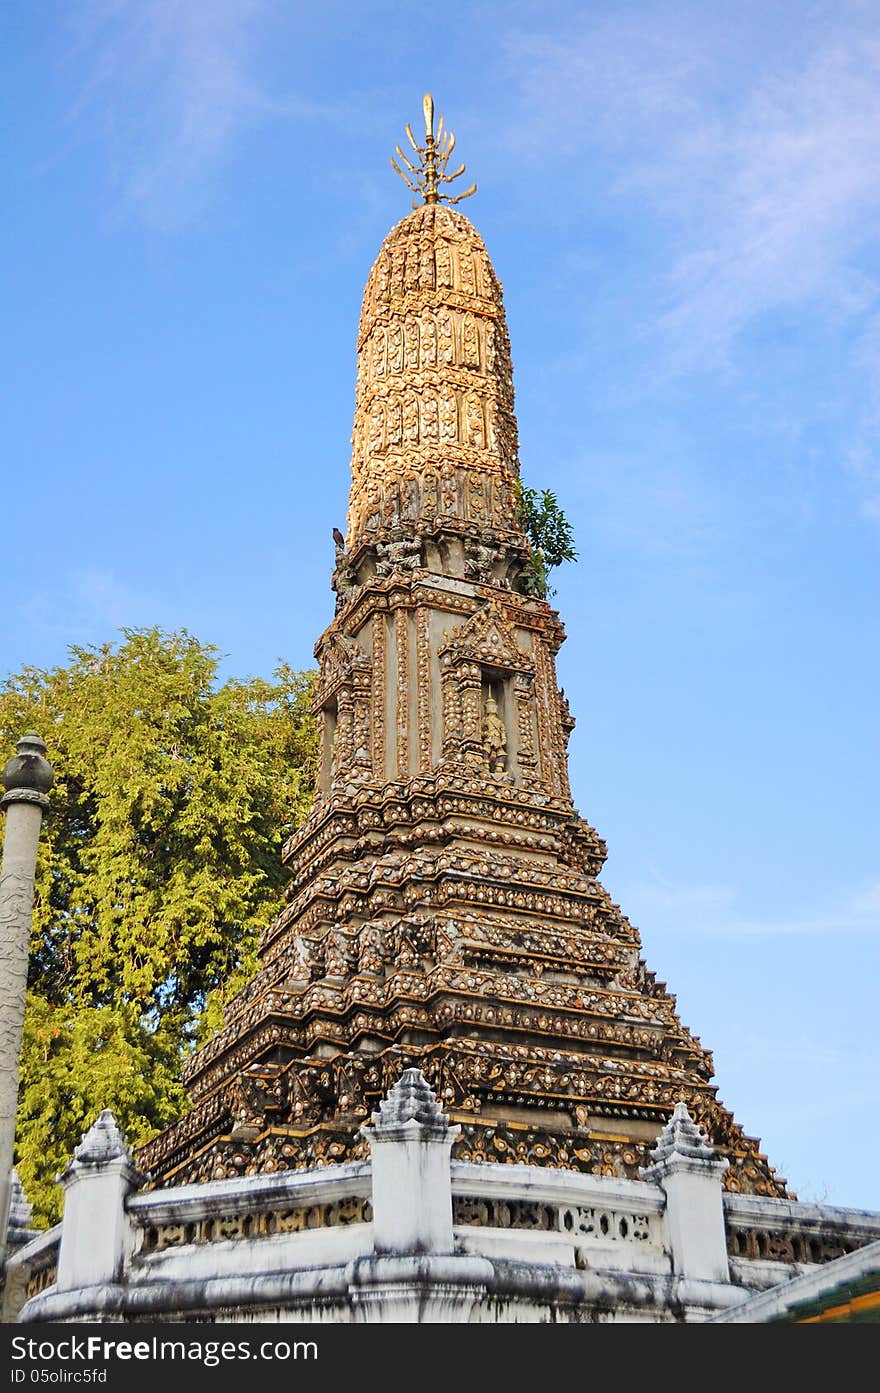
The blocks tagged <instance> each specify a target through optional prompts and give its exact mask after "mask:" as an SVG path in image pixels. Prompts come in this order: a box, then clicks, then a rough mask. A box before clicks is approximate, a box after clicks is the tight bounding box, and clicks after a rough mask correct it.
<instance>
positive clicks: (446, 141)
mask: <svg viewBox="0 0 880 1393" xmlns="http://www.w3.org/2000/svg"><path fill="white" fill-rule="evenodd" d="M422 109H423V110H424V113H425V143H424V145H419V144H418V142H417V141H416V138H415V136H414V135H413V133H412V131H411V129H410V126H409V123H408V122H407V124H406V126H405V127H404V130H405V131H406V134H407V139H408V140H409V143H410V145H411V146H412V148H413V150H414V151H415V153H416V155H417V157H418V164H413V163H412V161H411V160H410V159H408V158H407V156H406V155H405V154H404V153H403V151H402V150H401V148H400V146H399V145H398V146H396V147H395V149H396V152H397V154H398V156H399V157H400V159H401V160H402V161H403V163H404V165H405V166H406V169H407V170H409V173H408V174H407V173H405V171H404V170H403V169H401V167H400V165H399V164H398V163H397V160H396V159H395V158H394V156H393V155H392V156H391V163H392V165H393V166H394V168H395V169H396V170H397V173H398V174H399V175H400V177H401V179H402V180H403V182H404V183H405V184H406V186H407V188H409V189H412V191H413V193H416V194H421V196H422V201H423V202H424V203H440V202H443V203H461V200H462V199H463V198H470V196H471V194H472V193H476V192H477V186H476V184H471V186H470V188H469V189H465V191H464V193H460V194H455V195H452V194H448V193H443V192H441V190H442V187H443V185H444V184H451V183H452V181H453V180H454V179H458V178H459V177H460V176H461V175H462V174H464V171H465V165H463V164H461V165H459V167H458V169H456V170H455V171H454V172H453V173H452V174H447V173H446V166H447V164H448V162H449V156H450V155H451V154H452V152H453V150H454V149H455V136H454V135H453V134H452V131H449V130H444V127H443V117H442V116H441V117H440V120H439V122H438V124H437V134H436V136H435V135H434V98H433V97H432V96H431V93H430V92H426V93H425V97H424V101H423V102H422ZM418 206H419V205H418V203H417V202H416V201H415V200H413V207H414V208H418Z"/></svg>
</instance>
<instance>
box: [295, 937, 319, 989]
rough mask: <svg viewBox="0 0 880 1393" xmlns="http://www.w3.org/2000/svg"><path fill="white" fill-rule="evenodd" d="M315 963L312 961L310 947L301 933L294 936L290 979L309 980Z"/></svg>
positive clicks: (296, 980) (297, 980)
mask: <svg viewBox="0 0 880 1393" xmlns="http://www.w3.org/2000/svg"><path fill="white" fill-rule="evenodd" d="M313 970H315V964H313V961H312V953H311V949H309V944H308V942H306V940H305V939H304V937H302V935H301V933H297V936H295V937H294V968H292V979H294V982H311V981H312V975H313Z"/></svg>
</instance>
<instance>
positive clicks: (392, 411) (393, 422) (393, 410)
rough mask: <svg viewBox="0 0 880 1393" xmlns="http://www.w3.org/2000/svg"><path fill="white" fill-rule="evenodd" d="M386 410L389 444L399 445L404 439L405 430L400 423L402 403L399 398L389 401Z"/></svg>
mask: <svg viewBox="0 0 880 1393" xmlns="http://www.w3.org/2000/svg"><path fill="white" fill-rule="evenodd" d="M385 410H386V419H387V422H388V444H389V445H399V444H400V442H401V440H402V439H403V429H402V426H401V422H400V402H399V400H398V399H397V397H395V398H394V399H393V400H392V401H389V403H388V405H387V407H386V408H385Z"/></svg>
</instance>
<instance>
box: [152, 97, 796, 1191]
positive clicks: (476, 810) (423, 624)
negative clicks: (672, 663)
mask: <svg viewBox="0 0 880 1393" xmlns="http://www.w3.org/2000/svg"><path fill="white" fill-rule="evenodd" d="M425 129H426V134H425V144H424V145H418V144H417V142H416V141H415V139H414V138H413V137H412V134H411V132H410V131H409V128H407V134H408V135H409V138H410V142H411V145H412V147H413V151H414V153H415V156H416V162H415V163H413V162H411V161H410V160H409V158H407V157H406V156H404V154H403V152H402V151H401V150H400V149H398V154H399V156H400V158H401V160H402V161H403V162H405V165H406V168H407V170H408V171H409V174H408V175H406V174H405V175H404V177H406V178H407V182H409V183H410V185H411V187H413V188H414V189H415V190H417V191H418V192H419V193H420V194H421V195H422V196H423V198H424V202H423V203H422V204H421V205H419V206H418V207H416V208H415V209H414V211H413V212H412V213H411V214H410V215H409V216H408V217H406V218H404V219H403V220H402V221H401V222H400V223H398V224H397V226H396V227H395V228H393V229H392V231H391V232H390V233H389V235H388V236H387V238H386V239H385V242H384V244H383V246H382V248H381V250H380V252H379V255H378V258H377V260H376V262H375V265H374V266H373V268H372V270H371V272H370V275H369V279H368V281H367V287H366V291H365V294H364V301H363V310H362V314H361V321H360V329H359V334H358V373H357V392H356V405H355V418H354V433H353V436H352V446H353V451H352V464H351V472H352V482H351V495H350V502H349V512H348V535H347V538H345V539H343V538H342V536H341V534H337V564H336V570H335V572H334V576H333V588H334V590H335V592H336V616H335V618H334V620H333V622H332V623H331V624H330V626H329V628H328V629H327V630H326V631H325V632H324V634H323V635H322V636H321V638H320V639H319V641H318V644H317V646H316V649H315V653H316V656H317V659H318V663H319V679H318V685H317V691H316V697H315V709H316V713H317V716H318V719H319V721H320V726H321V733H322V741H321V761H320V777H319V787H318V791H317V793H316V796H315V801H314V805H313V808H312V810H311V813H310V815H309V818H308V820H307V822H306V823H305V825H304V826H303V827H302V828H301V829H300V830H299V831H298V832H297V833H296V834H295V835H294V836H293V837H291V838H290V840H289V841H288V842H287V844H286V846H285V847H284V852H283V855H284V861H285V864H286V865H287V866H288V867H289V869H290V872H291V880H290V884H289V887H288V890H287V893H286V900H285V903H284V905H283V907H282V909H281V910H280V912H279V914H278V915H277V917H276V918H275V919H274V921H273V922H272V923H271V924H270V925H269V927H268V928H267V930H266V931H265V933H264V935H263V939H262V943H261V967H260V969H259V971H258V973H257V974H256V976H255V977H254V978H253V980H252V981H251V982H250V983H249V984H248V986H247V987H245V988H244V990H242V991H241V992H240V993H239V994H238V996H237V997H236V998H235V999H234V1000H233V1001H232V1003H231V1004H230V1006H229V1009H228V1013H227V1018H226V1024H225V1026H224V1028H223V1030H222V1031H221V1032H220V1033H219V1034H218V1035H217V1036H216V1037H215V1038H214V1039H212V1040H211V1041H210V1042H209V1043H208V1044H207V1045H206V1046H205V1047H204V1048H203V1049H202V1050H200V1051H199V1053H198V1054H197V1055H196V1056H195V1057H194V1058H193V1060H192V1061H191V1063H190V1066H189V1069H188V1087H189V1090H190V1093H191V1096H192V1101H193V1107H192V1110H191V1111H190V1112H189V1113H187V1114H186V1116H184V1117H183V1118H182V1119H181V1120H180V1121H179V1122H178V1123H176V1124H175V1125H174V1126H172V1127H170V1128H169V1129H168V1130H166V1131H165V1132H163V1133H162V1134H161V1135H160V1136H159V1137H157V1138H156V1139H155V1140H154V1141H153V1142H151V1143H150V1144H149V1145H148V1146H147V1147H146V1148H145V1149H144V1150H143V1151H142V1153H141V1157H140V1161H141V1164H142V1165H144V1166H145V1167H147V1168H148V1169H149V1170H150V1171H151V1172H152V1173H153V1174H154V1176H156V1177H157V1179H160V1180H161V1181H162V1183H164V1184H166V1185H167V1184H182V1183H185V1182H190V1181H197V1180H207V1179H213V1178H223V1177H228V1176H235V1175H246V1174H256V1173H259V1172H271V1171H274V1170H283V1169H290V1168H300V1167H308V1166H315V1165H321V1164H323V1163H326V1162H329V1161H336V1160H344V1159H351V1158H354V1157H357V1156H361V1155H364V1154H365V1153H366V1143H365V1141H364V1139H363V1138H362V1136H361V1133H360V1130H359V1129H360V1127H361V1124H362V1123H363V1122H364V1121H365V1120H366V1118H367V1117H368V1115H369V1113H370V1112H371V1110H373V1109H374V1108H376V1107H377V1106H378V1104H379V1101H380V1100H381V1098H382V1097H383V1096H384V1095H385V1094H386V1093H387V1091H388V1089H389V1088H390V1087H391V1086H392V1085H393V1084H394V1083H395V1082H396V1081H397V1079H398V1078H399V1077H400V1075H401V1073H402V1071H403V1070H404V1069H405V1068H407V1067H409V1066H414V1065H416V1066H418V1067H419V1068H421V1069H422V1070H423V1072H424V1074H425V1075H426V1076H427V1078H428V1079H429V1080H430V1082H431V1085H432V1087H433V1088H434V1090H435V1091H436V1093H437V1096H438V1099H439V1100H440V1102H441V1103H442V1106H443V1109H444V1111H445V1112H446V1113H448V1114H449V1115H450V1117H451V1119H452V1121H453V1122H455V1123H457V1124H459V1125H460V1127H461V1134H460V1137H459V1139H458V1141H457V1143H456V1147H455V1152H454V1154H455V1155H456V1156H459V1157H461V1158H464V1159H471V1160H492V1161H517V1162H526V1163H529V1164H533V1165H538V1166H551V1167H564V1168H571V1169H575V1170H585V1171H590V1172H595V1173H598V1174H609V1175H614V1174H617V1175H622V1176H628V1177H630V1178H638V1175H639V1168H640V1167H642V1166H645V1165H647V1164H648V1163H649V1156H648V1148H649V1147H650V1146H651V1145H653V1143H654V1141H655V1140H656V1137H657V1134H658V1132H659V1131H660V1129H661V1128H662V1127H663V1126H664V1124H665V1123H666V1122H667V1121H668V1120H669V1118H670V1116H671V1114H672V1112H673V1110H674V1108H675V1105H676V1103H678V1102H684V1103H686V1104H687V1107H688V1108H689V1110H690V1113H691V1114H692V1116H693V1117H694V1118H695V1119H696V1120H697V1121H698V1122H699V1123H700V1124H701V1126H702V1127H703V1128H704V1129H705V1131H706V1132H707V1133H708V1134H709V1136H710V1137H711V1139H712V1141H713V1142H714V1143H715V1145H716V1146H717V1147H718V1149H719V1150H720V1152H721V1153H722V1154H723V1155H724V1156H726V1157H727V1158H728V1160H729V1162H730V1167H729V1170H728V1171H727V1175H726V1181H725V1183H726V1185H727V1186H728V1187H729V1188H730V1189H734V1190H743V1191H747V1192H753V1193H758V1194H763V1195H784V1194H785V1188H784V1184H783V1182H782V1181H781V1180H779V1179H778V1178H777V1177H776V1176H775V1174H774V1172H773V1171H772V1169H771V1168H770V1167H769V1166H768V1164H767V1162H766V1159H765V1158H764V1157H763V1156H762V1155H761V1154H760V1152H759V1150H758V1143H757V1142H756V1141H755V1140H753V1139H752V1138H749V1137H746V1136H744V1135H743V1133H742V1131H741V1129H740V1128H739V1126H738V1125H737V1124H736V1123H735V1122H734V1120H733V1118H732V1116H731V1114H730V1113H729V1112H728V1111H727V1110H726V1109H725V1108H724V1107H723V1106H722V1105H721V1104H720V1103H719V1102H718V1101H717V1100H716V1097H715V1088H714V1086H713V1085H712V1083H711V1082H710V1080H711V1077H712V1063H711V1056H710V1055H709V1054H708V1052H707V1051H706V1050H704V1049H703V1048H702V1046H701V1045H700V1042H699V1040H698V1039H696V1038H695V1037H694V1036H693V1035H691V1034H690V1032H689V1031H688V1030H687V1029H686V1028H685V1027H684V1026H683V1025H682V1024H681V1022H680V1021H679V1019H678V1016H677V1014H676V1010H675V999H674V997H672V996H670V995H669V994H668V993H667V991H666V989H665V986H664V985H663V984H662V983H659V982H657V981H656V980H655V978H654V976H653V974H652V973H651V972H649V971H648V970H647V969H646V967H645V964H644V963H643V961H642V959H641V956H640V943H639V936H638V932H637V930H636V929H635V928H634V927H633V926H632V925H631V924H630V923H629V921H628V920H627V919H626V918H625V917H624V916H623V914H622V913H621V912H620V910H619V909H618V907H617V906H616V905H614V904H613V903H612V902H611V900H610V899H609V896H608V894H607V893H606V891H605V890H604V889H603V888H602V886H601V884H600V883H599V881H598V879H597V876H598V874H599V871H600V869H601V867H602V864H603V861H604V857H605V845H604V843H603V842H602V840H601V839H600V838H599V837H598V836H597V834H596V832H595V831H594V830H593V828H592V827H590V825H589V824H588V823H587V822H585V821H584V820H583V819H582V818H580V817H579V816H578V814H577V813H576V812H575V809H574V807H573V804H572V799H571V793H570V789H569V783H568V772H567V752H566V751H567V742H568V738H569V735H570V733H571V730H572V728H573V725H574V721H573V719H572V717H571V715H570V713H569V710H568V705H567V703H566V701H565V699H564V697H563V695H562V694H561V692H560V691H559V688H558V685H557V680H556V673H555V655H556V653H557V651H558V649H559V646H560V644H561V643H562V640H563V637H564V634H563V630H562V626H561V624H560V621H559V616H558V614H557V613H556V611H555V610H553V609H552V608H551V607H550V605H549V604H548V603H547V601H546V600H544V599H541V598H538V597H536V596H534V595H530V594H527V593H523V592H524V589H525V588H526V587H525V585H524V576H525V573H526V567H527V564H528V560H529V555H530V552H529V544H528V542H527V540H526V538H525V536H524V535H523V532H522V529H521V527H520V525H519V522H518V515H517V495H516V483H517V478H518V471H519V464H518V458H517V435H516V420H515V417H514V409H513V381H512V372H511V360H510V351H509V344H508V336H507V327H506V323H505V316H504V307H503V303H502V296H501V286H500V283H499V281H498V279H497V277H496V275H495V272H494V270H493V268H492V264H491V262H490V260H489V257H488V255H487V253H486V249H485V247H484V245H483V242H482V239H481V238H480V236H479V234H478V233H477V231H476V230H475V228H474V227H473V225H472V224H471V223H470V222H469V221H468V219H467V218H466V217H464V216H463V215H462V214H461V213H460V212H458V211H456V210H455V209H454V208H453V207H450V206H447V204H446V203H444V201H443V200H444V197H447V195H446V194H445V193H444V191H445V190H448V188H449V185H450V183H451V182H452V180H453V179H455V178H457V177H458V175H459V174H460V173H461V172H462V169H463V166H462V169H460V170H457V171H456V172H455V174H452V175H447V173H446V168H447V161H448V159H449V155H450V154H451V151H452V146H453V144H454V141H453V139H452V137H451V136H450V135H449V134H448V133H446V134H444V133H443V131H442V121H441V128H440V129H439V130H438V132H437V133H436V135H435V132H434V125H433V108H432V105H431V103H430V99H429V98H426V100H425ZM399 172H402V171H399ZM468 192H470V190H469V191H468ZM464 196H465V195H459V197H464ZM449 201H450V202H457V201H458V199H451V200H449Z"/></svg>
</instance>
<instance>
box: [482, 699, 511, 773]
mask: <svg viewBox="0 0 880 1393" xmlns="http://www.w3.org/2000/svg"><path fill="white" fill-rule="evenodd" d="M483 751H484V753H485V755H486V762H487V763H488V765H489V773H490V774H503V773H504V767H505V764H506V763H507V731H506V730H505V729H504V722H503V721H502V719H501V717H500V716H499V714H498V704H497V702H496V701H495V698H494V697H493V695H492V693H491V692H490V693H489V695H488V696H487V697H486V710H485V715H484V717H483Z"/></svg>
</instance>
